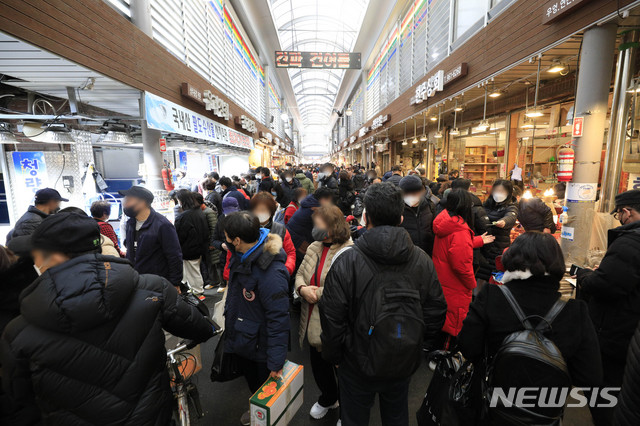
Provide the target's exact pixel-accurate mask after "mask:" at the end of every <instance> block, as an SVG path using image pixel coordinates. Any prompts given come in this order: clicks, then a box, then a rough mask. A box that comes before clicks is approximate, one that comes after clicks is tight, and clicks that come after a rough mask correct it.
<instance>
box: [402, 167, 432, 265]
mask: <svg viewBox="0 0 640 426" xmlns="http://www.w3.org/2000/svg"><path fill="white" fill-rule="evenodd" d="M400 189H401V190H402V195H403V199H404V214H403V220H402V224H401V226H402V227H403V228H404V229H406V230H407V232H408V233H409V236H410V237H411V241H413V244H415V245H416V246H418V247H420V248H421V249H422V250H424V251H425V252H426V253H427V254H428V255H429V256H431V255H432V253H433V240H434V236H433V229H432V227H431V226H432V224H433V219H434V218H435V215H434V206H433V204H432V203H431V200H429V199H428V198H427V197H426V192H427V190H426V188H425V187H424V186H423V185H422V180H421V179H420V178H419V177H418V176H416V175H410V176H405V177H403V178H402V180H401V181H400Z"/></svg>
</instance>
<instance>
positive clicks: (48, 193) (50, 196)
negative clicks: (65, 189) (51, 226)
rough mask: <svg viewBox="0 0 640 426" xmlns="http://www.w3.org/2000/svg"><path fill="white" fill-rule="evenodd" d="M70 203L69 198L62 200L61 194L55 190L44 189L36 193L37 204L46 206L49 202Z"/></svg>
mask: <svg viewBox="0 0 640 426" xmlns="http://www.w3.org/2000/svg"><path fill="white" fill-rule="evenodd" d="M52 200H55V201H69V200H68V199H67V198H62V196H61V195H60V193H59V192H58V191H56V190H55V189H53V188H42V189H39V190H38V191H37V192H36V198H35V203H36V204H44V203H48V202H49V201H52Z"/></svg>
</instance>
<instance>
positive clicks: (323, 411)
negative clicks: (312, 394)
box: [309, 401, 340, 420]
mask: <svg viewBox="0 0 640 426" xmlns="http://www.w3.org/2000/svg"><path fill="white" fill-rule="evenodd" d="M339 406H340V403H339V402H338V401H336V403H335V404H333V405H332V406H330V407H323V406H322V405H320V404H319V403H317V402H316V403H315V404H313V407H311V411H310V412H309V415H310V416H311V417H313V418H314V419H316V420H319V419H321V418H323V417H324V416H326V415H327V413H328V412H329V410H332V409H334V408H338V407H339Z"/></svg>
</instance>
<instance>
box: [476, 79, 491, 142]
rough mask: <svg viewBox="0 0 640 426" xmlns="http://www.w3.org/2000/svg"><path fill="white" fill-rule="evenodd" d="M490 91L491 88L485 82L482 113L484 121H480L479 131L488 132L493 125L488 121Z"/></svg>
mask: <svg viewBox="0 0 640 426" xmlns="http://www.w3.org/2000/svg"><path fill="white" fill-rule="evenodd" d="M488 93H489V90H488V89H487V86H486V84H485V86H484V113H483V114H482V123H480V125H479V126H478V131H480V132H486V131H487V130H489V128H490V127H491V125H490V124H489V122H488V121H487V96H488Z"/></svg>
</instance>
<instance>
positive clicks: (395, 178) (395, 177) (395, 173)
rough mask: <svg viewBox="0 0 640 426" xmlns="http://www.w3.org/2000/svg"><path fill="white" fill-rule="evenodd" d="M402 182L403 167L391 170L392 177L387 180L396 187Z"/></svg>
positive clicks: (396, 166) (395, 167) (394, 167)
mask: <svg viewBox="0 0 640 426" xmlns="http://www.w3.org/2000/svg"><path fill="white" fill-rule="evenodd" d="M400 180H402V167H400V166H398V165H395V166H393V167H392V168H391V176H389V179H387V182H391V183H392V184H394V185H395V186H398V185H400Z"/></svg>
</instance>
